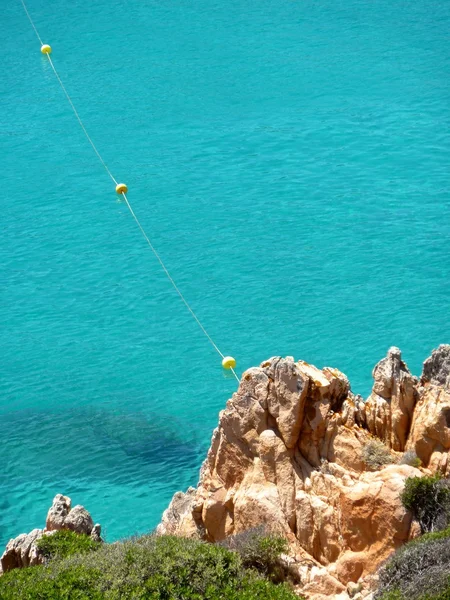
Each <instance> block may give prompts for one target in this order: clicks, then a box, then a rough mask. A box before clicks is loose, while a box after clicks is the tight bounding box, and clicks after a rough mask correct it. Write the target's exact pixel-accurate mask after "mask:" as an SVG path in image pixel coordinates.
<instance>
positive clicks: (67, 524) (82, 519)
mask: <svg viewBox="0 0 450 600" xmlns="http://www.w3.org/2000/svg"><path fill="white" fill-rule="evenodd" d="M93 527H94V521H93V520H92V517H91V515H90V514H89V513H88V511H87V510H86V509H85V508H83V506H80V505H77V506H74V508H72V510H71V511H70V512H69V514H68V515H67V517H66V518H65V519H64V529H70V531H74V532H75V533H84V534H85V535H90V534H91V531H92V528H93Z"/></svg>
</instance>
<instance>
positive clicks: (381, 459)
mask: <svg viewBox="0 0 450 600" xmlns="http://www.w3.org/2000/svg"><path fill="white" fill-rule="evenodd" d="M362 459H363V461H364V462H365V464H366V466H367V467H368V468H369V469H371V470H372V471H376V470H378V469H380V468H381V467H384V466H385V465H389V464H391V463H393V462H394V459H393V457H392V454H391V451H390V450H389V448H388V447H387V446H386V445H385V444H383V442H382V441H381V440H371V441H370V442H367V444H365V446H363V449H362Z"/></svg>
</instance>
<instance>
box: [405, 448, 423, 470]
mask: <svg viewBox="0 0 450 600" xmlns="http://www.w3.org/2000/svg"><path fill="white" fill-rule="evenodd" d="M400 464H401V465H409V466H410V467H416V469H418V468H419V467H420V466H422V461H421V460H420V458H419V457H418V456H417V454H416V453H415V452H414V450H408V451H407V452H404V453H403V456H402V457H401V459H400Z"/></svg>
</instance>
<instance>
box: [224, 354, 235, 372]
mask: <svg viewBox="0 0 450 600" xmlns="http://www.w3.org/2000/svg"><path fill="white" fill-rule="evenodd" d="M235 366H236V360H235V359H234V358H233V357H232V356H224V357H223V360H222V367H223V368H224V369H234V367H235Z"/></svg>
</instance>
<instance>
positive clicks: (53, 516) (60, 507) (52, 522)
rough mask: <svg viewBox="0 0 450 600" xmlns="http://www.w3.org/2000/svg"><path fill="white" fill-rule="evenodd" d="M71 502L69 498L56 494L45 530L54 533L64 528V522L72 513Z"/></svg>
mask: <svg viewBox="0 0 450 600" xmlns="http://www.w3.org/2000/svg"><path fill="white" fill-rule="evenodd" d="M70 506H71V500H70V498H69V497H68V496H63V495H62V494H56V496H55V497H54V498H53V504H52V505H51V507H50V508H49V511H48V513H47V520H46V524H45V528H46V530H47V531H54V530H58V529H63V528H64V520H65V518H66V517H67V515H68V514H69V512H70Z"/></svg>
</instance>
